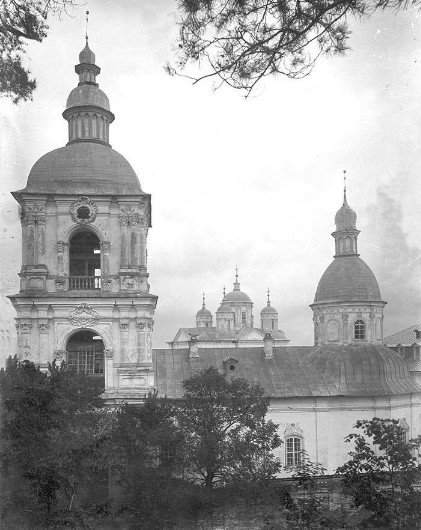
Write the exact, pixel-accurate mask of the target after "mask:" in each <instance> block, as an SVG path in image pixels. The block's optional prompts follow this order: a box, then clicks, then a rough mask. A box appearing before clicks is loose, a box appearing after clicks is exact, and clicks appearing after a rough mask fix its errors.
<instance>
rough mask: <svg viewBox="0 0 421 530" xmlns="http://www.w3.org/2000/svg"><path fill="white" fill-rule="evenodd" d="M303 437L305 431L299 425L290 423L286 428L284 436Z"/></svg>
mask: <svg viewBox="0 0 421 530" xmlns="http://www.w3.org/2000/svg"><path fill="white" fill-rule="evenodd" d="M294 435H295V436H303V429H302V428H301V427H300V426H299V425H298V423H288V424H287V426H286V427H285V431H284V436H285V438H288V436H294Z"/></svg>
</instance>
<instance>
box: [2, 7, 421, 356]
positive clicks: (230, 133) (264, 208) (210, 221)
mask: <svg viewBox="0 0 421 530" xmlns="http://www.w3.org/2000/svg"><path fill="white" fill-rule="evenodd" d="M86 8H87V9H89V11H90V22H89V35H90V37H89V43H90V47H91V49H92V50H93V51H94V53H95V54H96V63H97V65H98V66H100V67H101V74H100V76H98V79H97V81H98V82H99V85H100V88H101V89H102V90H104V91H105V92H106V94H107V95H108V97H109V99H110V104H111V110H112V111H113V112H114V114H115V116H116V120H115V122H114V123H113V124H112V125H111V127H110V142H111V144H112V146H113V148H114V149H116V150H117V151H119V152H120V153H121V154H122V155H124V156H125V157H126V158H127V160H128V161H129V162H130V164H131V165H132V166H133V168H134V169H135V171H136V173H137V175H138V177H139V179H140V183H141V186H142V189H143V190H144V191H145V192H147V193H151V194H152V215H153V217H152V223H153V226H152V228H151V230H150V232H149V238H148V255H149V273H150V284H151V292H152V293H154V294H156V295H158V296H159V301H158V307H157V311H156V317H155V321H156V325H155V332H154V346H155V347H160V346H162V345H163V344H164V343H165V342H166V341H169V340H171V339H172V338H173V337H174V335H175V333H176V331H177V329H178V328H179V327H181V326H193V325H194V322H195V314H196V312H197V310H198V309H199V308H200V306H201V297H202V291H205V292H206V300H207V307H208V309H210V310H211V311H212V312H213V313H215V311H216V309H217V307H218V305H219V303H220V301H221V299H222V288H223V286H224V285H225V286H226V287H227V289H228V290H231V289H232V282H233V280H234V269H235V266H236V265H238V267H239V279H240V282H241V289H242V290H243V291H244V292H246V293H247V294H248V295H249V296H250V297H251V299H252V300H253V302H254V304H255V305H254V315H255V321H256V322H258V321H259V320H260V319H259V313H260V310H261V309H262V307H263V306H264V305H265V301H266V296H265V293H266V289H267V288H268V287H269V288H270V290H271V300H272V305H273V306H274V307H276V309H277V310H278V311H279V325H280V328H282V329H283V330H284V332H285V334H286V335H287V337H288V338H289V339H291V344H295V345H307V344H311V343H312V336H313V330H312V312H311V310H310V308H309V307H308V305H309V304H311V303H312V302H313V299H314V294H315V291H316V287H317V283H318V281H319V279H320V277H321V275H322V274H323V272H324V270H325V269H326V267H327V266H328V265H329V263H330V262H331V260H332V256H333V253H334V240H333V238H332V237H331V236H330V234H331V232H332V231H333V230H334V216H335V213H336V211H337V210H338V209H339V208H340V206H341V204H342V171H343V169H346V170H347V173H348V202H349V204H350V205H351V206H352V208H354V210H355V211H356V212H357V215H358V220H357V227H358V228H359V229H360V230H361V234H360V236H359V251H360V253H361V257H362V258H363V259H364V261H366V263H367V264H368V265H369V266H370V267H371V268H372V270H373V271H374V273H375V275H376V277H377V280H378V282H379V285H380V290H381V293H382V297H383V299H384V300H386V301H387V302H388V305H387V306H386V309H385V333H386V335H387V334H390V333H393V332H395V331H397V330H399V329H402V328H404V327H408V326H410V325H412V324H415V323H417V322H418V323H419V322H420V321H421V314H420V313H421V296H420V295H421V274H420V272H421V270H420V268H421V264H420V261H421V237H420V226H421V208H420V204H421V184H420V180H419V179H420V174H421V149H420V147H421V134H420V126H421V61H420V60H419V59H420V58H421V18H420V15H419V14H418V13H417V12H416V11H414V10H409V11H406V12H402V13H398V14H397V15H394V14H393V13H387V14H385V13H378V14H376V15H375V16H373V17H372V18H371V19H370V20H367V21H355V22H353V23H352V30H353V35H352V37H351V41H350V44H351V47H352V50H350V51H349V52H348V53H347V55H346V56H345V57H339V58H338V57H336V58H322V59H320V60H319V62H318V64H317V65H316V68H315V70H314V71H313V73H312V74H311V75H310V76H309V77H307V78H305V79H303V80H289V79H287V78H284V77H277V78H273V79H270V80H267V81H265V82H264V84H262V85H261V86H260V87H258V88H257V90H256V91H255V92H254V94H253V95H252V96H251V97H250V98H249V99H247V100H246V99H244V97H243V95H242V94H241V92H238V91H235V90H233V89H229V88H221V89H219V90H217V91H214V90H213V85H212V81H202V82H201V83H199V84H198V85H196V86H192V84H191V82H190V81H188V80H185V79H181V78H174V77H169V76H168V75H167V74H166V73H165V71H164V68H163V66H164V65H165V63H166V62H167V60H171V59H174V55H173V54H174V48H175V47H174V41H175V38H176V34H177V26H176V22H177V12H176V6H175V2H174V1H173V0H160V1H159V2H156V1H153V0H149V1H146V0H144V1H142V2H139V1H138V0H132V1H129V0H126V1H120V2H115V1H112V0H96V1H95V0H90V1H88V2H87V3H86V6H83V7H81V8H80V9H78V10H75V11H74V13H73V17H64V18H62V20H59V19H57V18H52V19H51V20H50V27H51V30H50V34H49V36H48V37H47V38H46V39H45V40H44V42H43V43H41V44H39V43H31V44H30V45H29V46H28V48H27V49H28V55H29V57H30V68H31V70H32V72H33V74H34V75H35V77H36V79H37V82H38V88H37V91H36V92H35V95H34V100H33V101H32V102H27V103H21V104H19V105H17V106H16V105H13V104H12V103H10V102H9V101H7V100H0V115H1V117H0V120H1V124H0V147H1V152H0V153H1V154H0V171H1V200H2V204H1V216H2V236H1V249H0V250H1V253H0V267H1V269H2V291H1V292H2V293H3V294H11V293H12V292H17V290H18V285H19V284H18V276H17V273H18V272H19V269H20V266H21V262H20V259H21V251H20V225H19V220H18V214H17V205H16V203H15V201H14V200H13V198H11V196H10V191H13V190H18V189H21V188H23V187H24V186H25V183H26V179H27V176H28V173H29V171H30V169H31V167H32V166H33V164H34V163H35V162H36V160H37V159H38V158H39V157H41V156H42V155H43V154H45V153H46V152H48V151H51V150H52V149H55V148H57V147H61V146H63V145H65V144H66V142H67V123H66V122H65V120H63V118H62V116H61V113H62V112H63V110H64V108H65V102H66V99H67V96H68V94H69V92H70V91H71V89H72V88H74V87H75V86H76V85H77V81H78V78H77V75H76V74H75V73H74V65H75V64H77V62H78V54H79V52H80V51H81V49H82V48H83V47H84V31H85V24H84V18H85V16H84V13H85V10H86Z"/></svg>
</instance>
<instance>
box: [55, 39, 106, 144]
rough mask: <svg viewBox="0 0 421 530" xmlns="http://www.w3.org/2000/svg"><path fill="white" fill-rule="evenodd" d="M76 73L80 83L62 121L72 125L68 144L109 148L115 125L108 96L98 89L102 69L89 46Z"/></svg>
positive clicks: (67, 104)
mask: <svg viewBox="0 0 421 530" xmlns="http://www.w3.org/2000/svg"><path fill="white" fill-rule="evenodd" d="M79 61H80V62H79V64H77V65H76V66H75V72H76V73H77V74H78V75H79V83H78V86H77V87H76V88H74V89H73V90H72V91H71V92H70V94H69V97H68V98H67V103H66V110H65V111H64V112H63V118H64V119H65V120H67V121H68V122H69V142H68V144H72V143H75V142H95V143H101V144H104V145H106V146H108V147H110V144H109V125H110V123H112V122H113V121H114V114H113V113H112V112H111V111H110V103H109V101H108V97H107V95H106V94H105V93H104V92H103V91H102V90H101V89H100V88H98V83H97V82H96V76H97V75H98V74H99V73H100V72H101V69H100V68H99V67H98V66H97V65H96V64H95V54H94V53H93V52H92V50H91V49H90V48H89V45H88V37H87V36H86V45H85V47H84V49H83V50H82V51H81V52H80V54H79Z"/></svg>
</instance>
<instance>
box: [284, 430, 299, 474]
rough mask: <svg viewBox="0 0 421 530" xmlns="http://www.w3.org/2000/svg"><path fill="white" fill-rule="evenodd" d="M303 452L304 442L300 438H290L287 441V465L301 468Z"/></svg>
mask: <svg viewBox="0 0 421 530" xmlns="http://www.w3.org/2000/svg"><path fill="white" fill-rule="evenodd" d="M302 452H303V440H302V438H300V437H299V436H290V437H288V438H286V439H285V465H286V467H290V466H299V465H300V464H301V459H302Z"/></svg>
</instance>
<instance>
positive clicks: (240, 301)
mask: <svg viewBox="0 0 421 530" xmlns="http://www.w3.org/2000/svg"><path fill="white" fill-rule="evenodd" d="M267 297H268V300H267V304H266V306H265V307H264V308H263V309H262V310H261V312H260V327H259V328H258V327H254V317H253V302H252V301H251V299H250V297H249V296H248V295H247V294H246V293H244V292H243V291H241V289H240V282H239V281H238V270H236V272H235V282H234V289H233V290H232V291H231V292H229V293H226V292H225V287H224V295H223V298H222V302H221V305H220V306H219V308H218V309H217V311H216V326H213V316H212V313H211V312H210V311H209V309H206V305H205V295H204V294H203V302H202V308H201V309H199V311H198V312H197V313H196V327H194V328H180V329H179V330H178V331H177V333H176V335H175V337H174V339H173V340H172V342H169V343H168V345H169V346H170V347H171V348H176V349H177V348H186V347H188V346H189V344H190V343H194V344H195V346H196V347H197V348H230V347H233V346H234V347H237V348H238V347H241V348H253V347H256V346H263V341H264V338H265V336H266V335H267V334H269V335H270V337H271V338H272V339H273V343H274V345H275V346H282V345H285V344H288V343H289V340H288V339H287V338H286V337H285V333H284V332H283V331H282V330H281V329H278V311H277V310H276V309H275V308H274V307H272V306H271V305H270V299H269V290H268V293H267Z"/></svg>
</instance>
